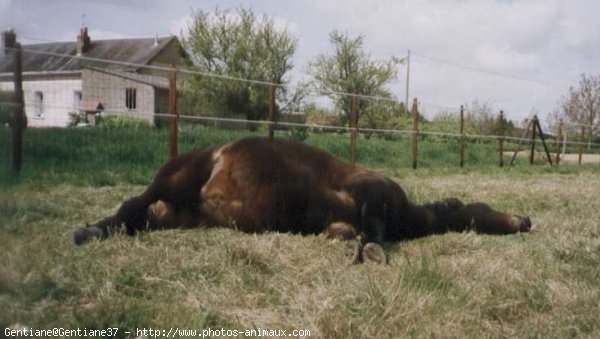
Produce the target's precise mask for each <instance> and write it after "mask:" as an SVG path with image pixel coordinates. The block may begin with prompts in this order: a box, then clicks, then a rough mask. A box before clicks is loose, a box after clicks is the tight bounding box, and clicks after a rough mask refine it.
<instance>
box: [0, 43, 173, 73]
mask: <svg viewBox="0 0 600 339" xmlns="http://www.w3.org/2000/svg"><path fill="white" fill-rule="evenodd" d="M156 39H157V42H158V44H156V45H155V38H141V39H112V40H92V41H91V48H90V49H89V50H88V51H87V52H85V53H83V56H84V57H86V58H92V59H102V60H109V61H118V62H125V63H132V64H143V65H146V64H149V63H150V62H151V61H152V59H153V58H154V57H155V56H156V55H157V54H158V52H160V51H161V50H162V49H164V48H165V47H166V46H167V45H169V44H170V43H171V42H172V41H177V38H176V37H159V38H156ZM61 55H68V56H67V57H64V56H61ZM84 67H102V68H108V69H120V70H123V69H129V70H136V67H133V66H129V67H128V66H124V65H118V64H109V63H104V62H99V61H91V60H87V59H85V58H78V57H77V43H76V42H75V41H72V42H51V43H42V44H32V45H23V63H22V69H23V72H56V71H77V70H81V69H82V68H84ZM12 71H13V64H12V57H11V55H10V53H9V54H6V55H5V54H4V53H0V73H10V72H12Z"/></svg>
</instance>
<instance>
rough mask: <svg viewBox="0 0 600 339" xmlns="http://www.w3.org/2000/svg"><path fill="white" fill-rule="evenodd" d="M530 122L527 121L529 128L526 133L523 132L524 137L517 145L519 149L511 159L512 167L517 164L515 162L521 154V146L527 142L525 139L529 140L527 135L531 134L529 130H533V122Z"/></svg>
mask: <svg viewBox="0 0 600 339" xmlns="http://www.w3.org/2000/svg"><path fill="white" fill-rule="evenodd" d="M528 120H529V119H525V121H526V122H527V127H526V128H525V131H524V132H523V136H522V137H521V139H519V142H518V143H517V149H516V150H515V152H514V153H513V156H512V158H511V159H510V165H511V166H512V165H514V164H515V160H517V155H518V154H519V152H521V146H522V145H523V140H525V138H527V134H529V130H530V129H531V126H532V124H533V121H528Z"/></svg>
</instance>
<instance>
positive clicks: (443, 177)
mask: <svg viewBox="0 0 600 339" xmlns="http://www.w3.org/2000/svg"><path fill="white" fill-rule="evenodd" d="M397 180H398V181H399V182H400V183H401V184H402V185H403V187H405V189H406V191H407V192H408V194H409V196H411V197H412V198H413V199H414V200H416V201H418V202H424V201H430V200H434V199H440V198H443V197H447V196H457V197H459V198H462V199H464V200H465V201H474V200H481V201H486V202H488V203H490V204H491V205H492V206H494V207H496V208H498V209H503V210H509V211H511V212H515V213H520V214H527V215H530V216H531V218H532V221H533V223H534V229H533V231H532V232H531V233H530V234H523V235H521V234H517V235H511V236H486V235H477V234H473V233H454V234H445V235H440V236H432V237H428V238H424V239H420V240H415V241H409V242H403V243H400V244H390V245H389V246H388V248H387V250H388V254H389V256H390V258H391V263H390V265H389V266H387V267H380V266H374V265H358V266H347V265H346V264H345V263H346V261H347V258H346V257H345V254H344V253H345V249H346V246H348V244H347V243H345V242H342V241H329V240H326V239H324V238H323V237H321V236H296V235H290V234H277V233H273V234H261V235H252V234H242V233H238V232H235V231H231V230H226V229H216V228H214V229H193V230H172V231H164V232H156V233H152V234H144V235H140V236H137V237H134V238H129V237H126V236H122V235H118V236H116V237H114V238H113V239H111V240H110V241H104V242H93V243H90V244H87V245H85V246H82V247H75V246H74V245H73V243H72V238H71V232H72V231H73V230H74V229H75V228H76V227H80V226H82V225H83V223H84V222H85V221H93V220H95V219H98V218H100V217H104V216H106V215H108V214H109V213H112V212H114V210H115V209H116V207H117V206H118V204H119V202H121V201H122V200H123V199H124V198H126V197H128V196H129V195H132V194H136V193H138V192H140V191H141V190H142V189H143V187H141V186H125V185H123V186H115V187H109V188H86V187H73V186H69V185H62V186H57V187H51V188H42V189H40V190H37V189H31V188H27V187H21V188H19V187H17V188H14V189H12V190H11V191H8V192H6V191H5V192H3V193H2V195H1V196H0V246H1V247H2V253H1V254H0V262H1V263H2V265H0V309H2V312H0V325H1V327H2V328H4V327H7V326H11V325H15V324H21V325H25V326H31V327H34V328H40V327H54V326H62V327H66V328H75V327H87V328H103V327H107V326H118V327H120V328H122V329H125V328H135V327H153V328H169V327H172V326H178V327H180V328H206V327H212V328H221V327H224V328H236V329H241V328H243V329H246V328H247V329H252V328H263V329H267V328H268V329H287V330H293V329H309V330H310V331H311V333H312V337H323V338H363V337H383V338H385V337H474V338H475V337H476V338H479V337H556V338H564V337H590V338H592V337H599V336H600V324H599V322H598V319H599V318H598V314H600V284H599V283H598V281H599V279H600V228H599V225H600V203H599V201H598V192H600V180H598V177H597V174H594V173H589V172H582V173H579V174H562V175H561V174H542V175H539V176H533V175H527V174H515V173H512V172H510V173H509V172H506V173H505V172H502V171H497V172H494V173H492V174H482V173H463V174H456V173H454V174H423V173H422V172H419V171H417V172H408V171H407V172H406V173H402V175H401V176H399V177H398V179H397Z"/></svg>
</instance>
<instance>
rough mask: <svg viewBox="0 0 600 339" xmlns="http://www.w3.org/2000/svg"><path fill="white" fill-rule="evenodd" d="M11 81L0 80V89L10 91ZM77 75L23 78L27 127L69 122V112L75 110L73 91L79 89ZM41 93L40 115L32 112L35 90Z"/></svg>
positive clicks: (49, 125) (57, 124)
mask: <svg viewBox="0 0 600 339" xmlns="http://www.w3.org/2000/svg"><path fill="white" fill-rule="evenodd" d="M13 88H14V84H13V83H12V82H7V81H2V82H0V89H2V90H9V91H12V90H13ZM81 90H82V89H81V79H80V78H79V75H78V74H77V75H46V76H44V78H43V80H42V79H39V78H30V79H27V78H25V79H24V80H23V99H24V101H25V114H26V115H27V126H28V127H55V126H58V127H64V126H67V124H68V123H69V112H73V111H76V110H77V109H76V107H75V102H74V92H75V91H81ZM38 91H39V92H41V93H42V95H43V101H42V110H43V114H42V115H41V116H39V117H38V116H36V115H35V114H34V113H35V112H34V111H35V109H34V96H35V92H38Z"/></svg>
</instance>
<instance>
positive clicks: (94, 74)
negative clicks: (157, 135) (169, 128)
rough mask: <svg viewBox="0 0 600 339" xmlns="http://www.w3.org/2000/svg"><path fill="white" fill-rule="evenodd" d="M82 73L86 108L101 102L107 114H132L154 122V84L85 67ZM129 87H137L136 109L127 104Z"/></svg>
mask: <svg viewBox="0 0 600 339" xmlns="http://www.w3.org/2000/svg"><path fill="white" fill-rule="evenodd" d="M81 73H82V75H81V76H82V80H83V102H84V107H85V108H86V109H89V107H90V105H94V106H95V105H96V104H97V103H98V102H100V103H101V104H102V106H103V107H104V111H105V112H106V113H105V114H108V115H111V114H112V115H124V116H131V117H136V118H141V119H144V120H147V121H149V122H151V123H153V122H154V116H153V113H154V111H155V109H154V103H155V99H154V88H153V87H152V86H150V85H146V84H142V83H139V82H135V81H132V80H127V79H123V78H120V77H117V76H114V75H111V74H106V73H104V72H98V71H95V70H90V69H84V70H82V71H81ZM127 88H135V89H136V108H135V109H128V108H127V106H126V102H125V99H126V94H125V92H126V89H127Z"/></svg>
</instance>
